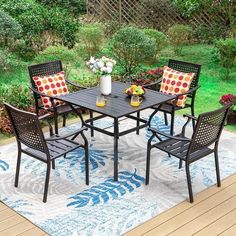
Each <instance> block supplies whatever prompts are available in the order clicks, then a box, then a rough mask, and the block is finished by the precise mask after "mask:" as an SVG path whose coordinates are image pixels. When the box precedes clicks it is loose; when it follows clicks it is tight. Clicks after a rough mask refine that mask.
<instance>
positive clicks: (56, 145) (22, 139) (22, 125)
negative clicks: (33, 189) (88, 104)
mask: <svg viewBox="0 0 236 236" xmlns="http://www.w3.org/2000/svg"><path fill="white" fill-rule="evenodd" d="M4 105H5V108H6V111H7V113H8V116H9V118H10V121H11V124H12V127H13V130H14V133H15V136H16V141H17V146H18V157H17V167H16V175H15V187H18V180H19V172H20V164H21V154H22V153H25V154H27V155H28V156H31V157H33V158H35V159H37V160H39V161H42V162H44V163H46V164H47V171H46V180H45V186H44V193H43V202H46V201H47V194H48V185H49V178H50V172H51V168H52V169H55V159H57V158H58V157H61V156H64V155H66V154H67V153H68V152H71V151H73V150H75V149H77V148H83V149H84V150H85V170H86V171H85V179H86V180H85V181H86V184H87V185H88V184H89V154H88V141H87V139H86V137H85V135H84V133H83V131H84V130H86V128H85V127H82V128H80V129H78V130H76V131H75V132H71V133H69V134H66V135H63V136H59V135H54V134H53V132H52V127H51V126H50V136H49V137H48V138H45V136H44V134H43V132H42V129H41V126H40V119H41V118H42V119H43V118H45V117H46V116H47V115H44V117H38V116H37V115H36V114H34V113H29V112H26V111H21V110H19V109H17V108H15V107H13V106H11V105H9V104H4ZM49 124H50V123H49ZM78 135H81V136H82V139H83V141H84V143H83V144H81V143H79V142H77V141H75V138H76V137H77V136H78ZM71 137H72V138H71ZM22 145H25V146H26V148H22Z"/></svg>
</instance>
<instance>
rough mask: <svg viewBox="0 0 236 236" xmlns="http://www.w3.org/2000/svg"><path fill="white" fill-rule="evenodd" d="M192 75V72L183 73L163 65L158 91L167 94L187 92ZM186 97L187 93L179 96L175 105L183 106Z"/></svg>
mask: <svg viewBox="0 0 236 236" xmlns="http://www.w3.org/2000/svg"><path fill="white" fill-rule="evenodd" d="M194 76H195V74H194V73H184V72H180V71H177V70H174V69H171V68H169V67H168V66H164V72H163V76H162V81H161V89H160V92H162V93H165V94H169V95H177V94H184V93H186V92H188V90H189V88H190V84H191V82H192V80H193V77H194ZM186 99H187V95H182V96H180V97H179V98H178V101H177V104H176V105H177V106H178V107H184V106H185V103H186Z"/></svg>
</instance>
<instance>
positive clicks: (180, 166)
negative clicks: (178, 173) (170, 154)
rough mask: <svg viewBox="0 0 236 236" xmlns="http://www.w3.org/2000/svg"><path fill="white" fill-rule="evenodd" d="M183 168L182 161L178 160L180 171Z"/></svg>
mask: <svg viewBox="0 0 236 236" xmlns="http://www.w3.org/2000/svg"><path fill="white" fill-rule="evenodd" d="M182 166H183V161H182V160H179V169H181V168H182Z"/></svg>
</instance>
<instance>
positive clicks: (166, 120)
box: [164, 112, 168, 125]
mask: <svg viewBox="0 0 236 236" xmlns="http://www.w3.org/2000/svg"><path fill="white" fill-rule="evenodd" d="M164 119H165V125H168V119H167V114H166V112H164Z"/></svg>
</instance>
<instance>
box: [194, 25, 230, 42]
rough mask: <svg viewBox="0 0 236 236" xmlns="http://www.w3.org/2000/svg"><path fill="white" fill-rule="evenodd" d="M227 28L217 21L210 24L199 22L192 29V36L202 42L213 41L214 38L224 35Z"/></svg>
mask: <svg viewBox="0 0 236 236" xmlns="http://www.w3.org/2000/svg"><path fill="white" fill-rule="evenodd" d="M226 31H227V28H226V27H225V26H224V25H222V24H219V23H217V22H212V25H211V26H206V25H204V24H200V25H198V26H197V27H196V29H195V30H194V33H193V34H194V38H196V39H197V40H198V41H200V42H202V43H210V44H211V43H214V41H215V40H216V39H219V38H221V37H224V36H225V35H226Z"/></svg>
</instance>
